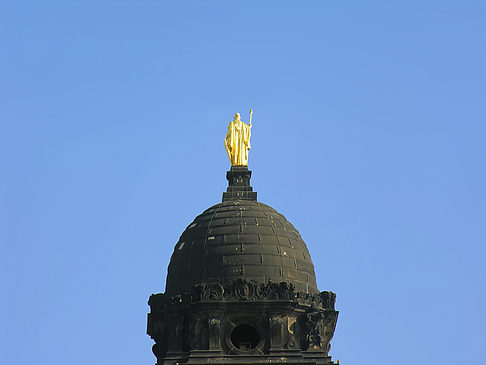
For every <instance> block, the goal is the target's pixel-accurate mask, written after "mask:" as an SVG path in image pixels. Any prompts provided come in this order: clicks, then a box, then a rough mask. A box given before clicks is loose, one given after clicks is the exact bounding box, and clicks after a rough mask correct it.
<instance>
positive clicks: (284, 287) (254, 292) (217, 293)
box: [193, 279, 295, 301]
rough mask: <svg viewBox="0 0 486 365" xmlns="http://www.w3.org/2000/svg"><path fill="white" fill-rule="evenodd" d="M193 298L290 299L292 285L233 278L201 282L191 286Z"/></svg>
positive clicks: (204, 299)
mask: <svg viewBox="0 0 486 365" xmlns="http://www.w3.org/2000/svg"><path fill="white" fill-rule="evenodd" d="M193 293H194V296H193V300H202V301H206V300H265V299H276V300H292V299H294V296H295V295H294V286H293V285H292V284H289V283H286V282H281V283H279V284H277V283H271V282H270V283H258V282H256V281H252V280H250V281H247V280H241V279H238V280H233V281H230V282H228V283H225V284H220V283H217V282H216V283H202V284H197V285H195V286H194V288H193Z"/></svg>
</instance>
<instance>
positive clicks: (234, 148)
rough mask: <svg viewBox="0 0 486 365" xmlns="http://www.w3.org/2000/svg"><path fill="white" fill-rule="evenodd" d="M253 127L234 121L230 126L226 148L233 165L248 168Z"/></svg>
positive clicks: (225, 143)
mask: <svg viewBox="0 0 486 365" xmlns="http://www.w3.org/2000/svg"><path fill="white" fill-rule="evenodd" d="M250 135H251V127H250V126H248V125H247V124H245V123H243V122H242V121H232V122H230V124H229V126H228V133H227V134H226V138H225V140H224V146H225V147H226V152H227V153H228V158H229V159H230V162H231V165H233V166H247V165H248V150H249V149H250V148H251V146H250Z"/></svg>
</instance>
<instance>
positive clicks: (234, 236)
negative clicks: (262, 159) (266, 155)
mask: <svg viewBox="0 0 486 365" xmlns="http://www.w3.org/2000/svg"><path fill="white" fill-rule="evenodd" d="M248 180H249V178H248ZM230 185H231V184H230ZM229 190H230V189H229ZM225 194H227V193H225ZM252 194H255V198H254V199H250V200H236V199H230V200H226V201H225V200H224V201H223V202H222V203H219V204H216V205H214V206H212V207H211V208H209V209H207V210H205V211H204V212H203V213H202V214H201V215H199V216H197V217H196V219H194V221H193V222H192V223H191V224H190V225H189V226H188V227H187V228H186V230H185V231H184V233H183V234H182V235H181V237H180V239H179V241H178V242H177V245H176V246H175V249H174V253H173V254H172V258H171V261H170V264H169V268H168V274H167V284H166V293H167V294H169V295H176V294H183V293H189V292H190V290H191V288H192V286H193V285H195V284H198V283H203V282H205V283H207V282H220V283H225V282H229V281H232V280H236V279H245V280H255V281H257V282H261V283H267V282H269V281H272V282H274V283H280V282H284V281H285V282H288V283H291V284H293V285H294V286H295V290H296V291H297V292H303V293H311V294H317V293H319V291H318V289H317V285H316V277H315V274H314V265H313V264H312V261H311V258H310V254H309V251H308V250H307V247H306V245H305V243H304V241H303V240H302V238H301V236H300V234H299V232H298V231H297V230H296V229H295V228H294V226H293V225H292V224H290V223H289V222H288V221H287V219H285V217H284V216H283V215H282V214H280V213H278V212H277V211H276V210H275V209H273V208H271V207H269V206H268V205H265V204H262V203H259V202H257V201H256V193H252Z"/></svg>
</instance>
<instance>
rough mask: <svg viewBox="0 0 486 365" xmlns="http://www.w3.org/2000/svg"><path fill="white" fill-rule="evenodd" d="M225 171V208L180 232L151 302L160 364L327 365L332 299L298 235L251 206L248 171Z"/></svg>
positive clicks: (278, 217)
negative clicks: (320, 283)
mask: <svg viewBox="0 0 486 365" xmlns="http://www.w3.org/2000/svg"><path fill="white" fill-rule="evenodd" d="M238 119H239V115H238ZM235 121H236V117H235ZM231 123H233V122H231ZM250 127H251V122H250ZM230 128H231V124H230ZM230 132H231V133H232V132H233V131H230V130H228V135H229V134H230ZM233 137H234V136H233ZM233 137H232V138H233ZM236 138H238V135H236ZM227 140H228V136H227V139H225V146H227ZM240 142H241V141H240ZM243 148H247V149H249V135H248V144H247V146H245V145H244V143H243ZM227 151H228V157H229V158H230V161H231V158H232V157H233V155H231V153H232V150H231V148H228V147H227ZM240 152H241V151H240ZM246 152H248V151H247V150H246ZM238 158H239V159H240V160H239V161H241V154H240V157H238ZM246 159H247V155H246ZM232 165H233V166H232V167H231V170H230V171H228V172H227V174H226V178H227V179H228V182H229V186H228V189H227V191H226V192H224V193H223V201H222V202H221V203H219V204H216V205H214V206H212V207H210V208H208V209H207V210H205V211H204V212H203V213H202V214H200V215H199V216H197V217H196V218H195V219H194V221H193V222H192V223H191V224H189V226H188V227H187V228H186V230H185V231H184V232H183V233H182V235H181V237H180V239H179V241H178V242H177V244H176V246H175V248H174V252H173V254H172V257H171V260H170V263H169V268H168V273H167V282H166V291H165V293H163V294H154V295H152V296H150V299H149V305H150V313H149V315H148V327H147V332H148V334H149V335H150V336H151V337H152V338H153V339H154V340H155V345H154V346H153V352H154V354H155V356H156V357H157V365H169V364H170V365H173V364H268V363H271V364H280V363H281V364H284V363H286V364H334V363H333V362H332V360H331V358H330V357H329V356H328V352H329V349H330V341H331V338H332V336H333V334H334V329H335V326H336V321H337V316H338V312H337V311H336V310H335V309H334V302H335V298H336V296H335V294H334V293H332V292H330V291H322V292H319V290H318V288H317V285H316V277H315V274H314V266H313V263H312V261H311V257H310V254H309V251H308V250H307V247H306V245H305V243H304V241H303V240H302V238H301V236H300V234H299V232H298V231H297V229H295V227H294V226H293V225H292V224H290V223H289V222H288V221H287V220H286V219H285V217H284V216H283V215H282V214H280V213H278V212H277V211H276V210H275V209H273V208H271V207H269V206H268V205H265V204H263V203H260V202H258V201H257V193H256V192H254V191H253V189H252V187H251V186H250V177H251V171H249V170H248V167H247V166H245V165H242V164H240V165H238V164H233V163H232Z"/></svg>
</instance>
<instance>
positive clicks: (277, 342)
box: [268, 316, 282, 351]
mask: <svg viewBox="0 0 486 365" xmlns="http://www.w3.org/2000/svg"><path fill="white" fill-rule="evenodd" d="M268 322H269V327H270V350H271V351H272V350H273V351H275V350H280V349H281V348H282V317H281V316H273V317H270V318H269V319H268Z"/></svg>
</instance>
